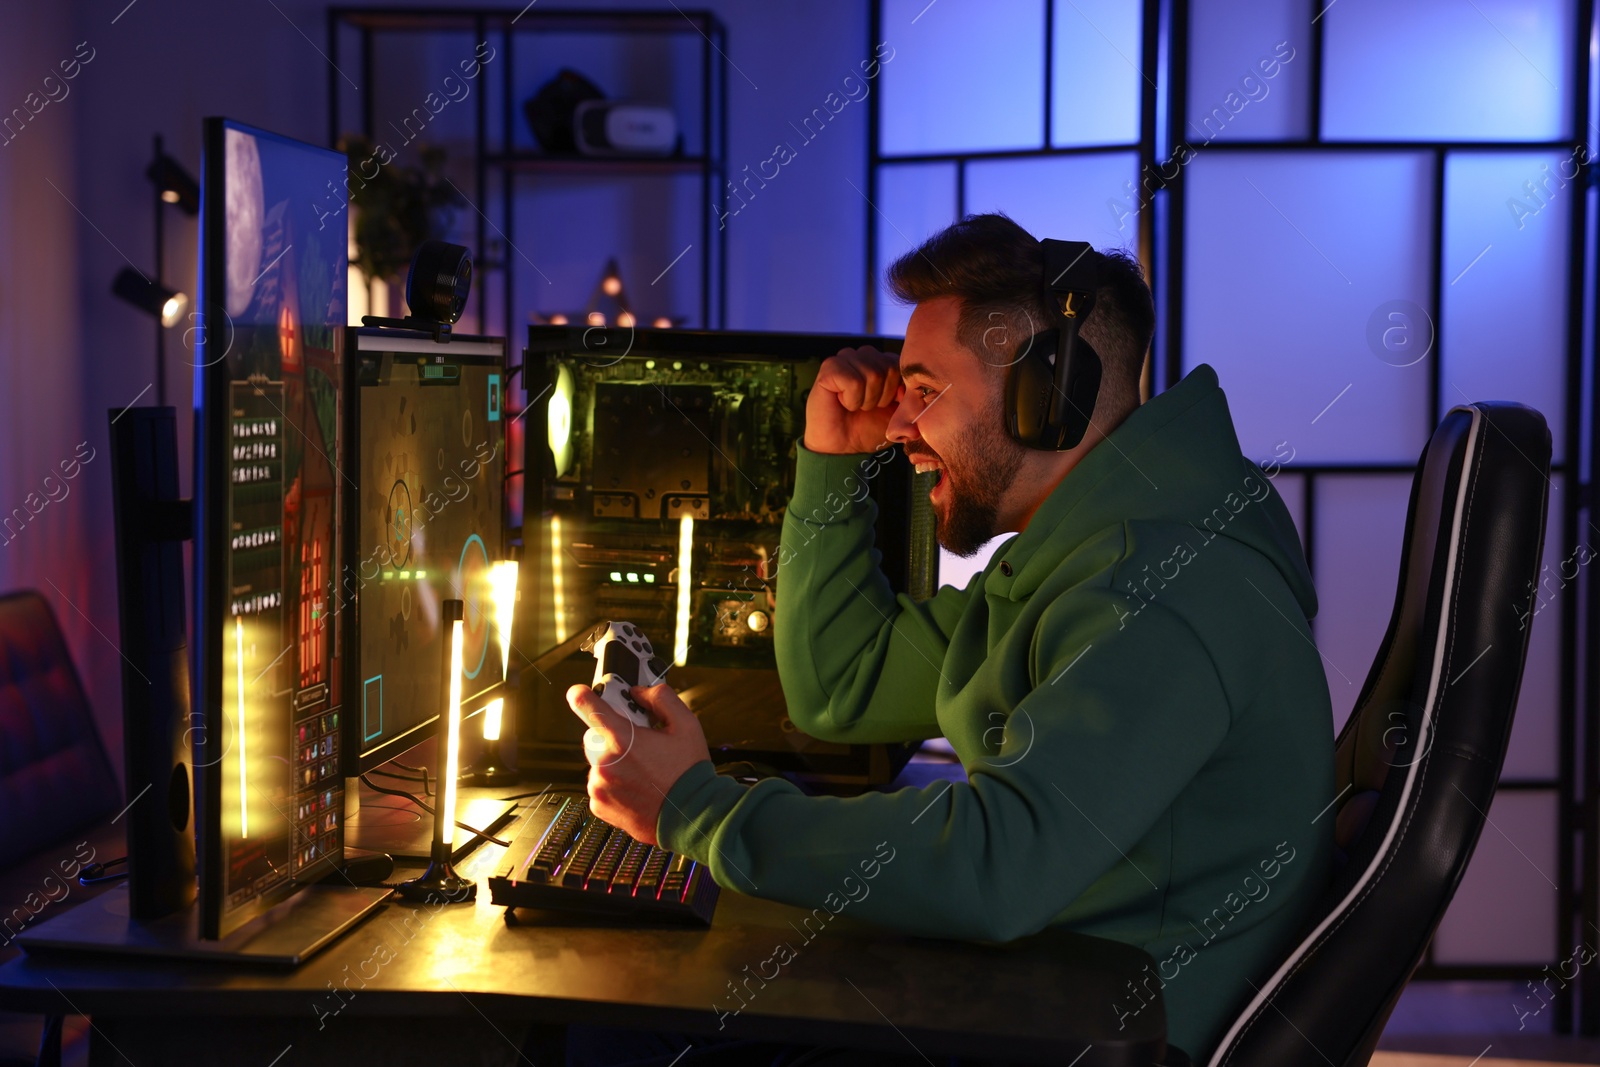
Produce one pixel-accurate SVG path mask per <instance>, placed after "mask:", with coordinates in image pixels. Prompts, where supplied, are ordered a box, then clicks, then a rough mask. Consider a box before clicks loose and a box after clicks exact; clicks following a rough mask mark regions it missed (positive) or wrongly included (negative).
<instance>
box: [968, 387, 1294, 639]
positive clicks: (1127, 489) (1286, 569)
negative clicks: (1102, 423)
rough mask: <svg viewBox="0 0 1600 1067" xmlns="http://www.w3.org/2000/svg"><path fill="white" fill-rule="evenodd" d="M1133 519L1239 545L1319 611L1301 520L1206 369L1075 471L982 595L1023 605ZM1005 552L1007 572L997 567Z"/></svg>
mask: <svg viewBox="0 0 1600 1067" xmlns="http://www.w3.org/2000/svg"><path fill="white" fill-rule="evenodd" d="M1279 447H1280V450H1281V449H1282V448H1284V447H1286V445H1280V446H1279ZM1292 456H1293V450H1292V449H1291V450H1290V451H1289V453H1288V455H1282V454H1280V455H1279V456H1277V457H1276V458H1275V459H1273V460H1272V461H1271V462H1270V463H1269V466H1270V467H1271V468H1272V473H1273V474H1276V473H1277V465H1278V464H1279V463H1280V462H1283V461H1285V460H1287V459H1289V458H1292ZM1126 522H1153V523H1167V524H1173V525H1178V526H1187V527H1190V528H1192V529H1194V530H1195V531H1197V532H1199V533H1200V534H1201V536H1204V537H1207V538H1208V539H1209V538H1210V537H1214V536H1222V537H1226V538H1228V539H1230V540H1233V541H1237V542H1239V543H1240V544H1243V545H1245V546H1247V547H1248V548H1250V549H1252V550H1253V551H1255V552H1257V553H1259V554H1260V555H1262V556H1264V557H1266V558H1267V560H1269V561H1270V562H1271V563H1272V565H1273V567H1274V568H1276V570H1277V571H1278V573H1279V574H1281V575H1282V576H1283V580H1284V582H1285V583H1286V584H1287V585H1288V587H1289V589H1290V591H1291V592H1292V593H1293V594H1294V597H1295V599H1296V601H1298V603H1299V605H1300V608H1301V610H1302V611H1303V612H1304V613H1305V617H1306V618H1308V619H1310V618H1312V617H1313V616H1315V615H1316V613H1317V594H1316V590H1315V588H1314V587H1313V586H1312V583H1311V572H1310V570H1309V568H1307V566H1306V559H1305V553H1304V551H1303V550H1302V548H1301V544H1300V535H1299V532H1298V531H1297V530H1296V529H1295V525H1294V520H1293V519H1291V518H1290V516H1289V509H1288V508H1287V507H1286V506H1285V505H1284V503H1283V498H1282V497H1281V496H1279V495H1278V491H1277V489H1276V488H1275V487H1274V486H1273V485H1272V481H1271V479H1270V478H1269V477H1268V476H1267V474H1266V473H1265V472H1264V471H1263V470H1262V468H1261V467H1259V466H1257V465H1256V464H1255V463H1254V462H1252V461H1251V460H1249V459H1247V458H1246V457H1245V456H1244V454H1243V453H1242V452H1241V451H1240V449H1239V437H1238V434H1237V433H1236V432H1235V431H1234V428H1233V417H1232V415H1230V414H1229V412H1228V399H1227V397H1226V396H1225V395H1224V394H1223V392H1222V389H1221V388H1220V387H1219V386H1218V384H1217V373H1216V371H1214V370H1212V369H1211V367H1210V366H1209V365H1207V364H1201V365H1200V366H1198V367H1196V368H1195V369H1194V370H1192V371H1190V372H1189V374H1188V375H1187V376H1185V377H1184V379H1183V380H1182V381H1181V382H1179V383H1178V384H1177V385H1175V386H1173V387H1172V388H1171V389H1168V390H1167V391H1166V392H1164V393H1161V394H1159V395H1157V396H1155V397H1152V398H1151V400H1150V401H1149V402H1148V403H1146V404H1143V405H1141V406H1140V407H1139V408H1138V409H1137V410H1135V411H1134V412H1133V414H1131V415H1129V416H1128V417H1127V418H1126V419H1125V420H1123V422H1122V424H1121V425H1120V426H1118V427H1117V428H1116V429H1115V430H1113V431H1112V432H1111V436H1110V437H1107V438H1106V439H1105V440H1104V441H1102V442H1101V443H1100V444H1098V445H1096V446H1095V447H1094V448H1093V449H1092V450H1091V451H1090V452H1089V454H1088V455H1087V456H1085V457H1084V458H1083V460H1082V461H1081V462H1079V463H1078V465H1077V466H1075V467H1074V468H1072V470H1071V471H1069V472H1068V473H1067V476H1066V477H1065V478H1063V479H1062V480H1061V484H1060V485H1058V486H1056V488H1055V490H1054V491H1053V492H1052V493H1051V494H1050V495H1049V496H1048V497H1046V498H1045V501H1044V503H1042V504H1041V505H1040V506H1039V510H1038V511H1036V512H1035V513H1034V515H1033V518H1032V519H1031V520H1030V521H1029V523H1028V528H1027V529H1026V530H1024V531H1022V533H1021V534H1019V535H1018V536H1017V537H1016V539H1015V540H1013V541H1012V542H1011V544H1009V545H1007V546H1006V547H1005V549H1004V550H1003V551H1001V552H997V553H995V559H994V560H992V561H991V562H990V565H989V568H988V570H987V574H986V577H985V580H984V592H985V593H986V594H988V595H991V596H1003V597H1007V598H1009V599H1012V600H1021V599H1024V598H1026V597H1028V596H1030V595H1031V594H1032V593H1033V592H1034V591H1035V590H1036V589H1038V587H1039V585H1040V583H1042V582H1043V581H1044V580H1045V579H1046V578H1048V577H1049V576H1050V574H1052V573H1053V572H1054V571H1055V569H1056V567H1057V566H1058V565H1059V564H1060V563H1061V561H1062V560H1063V559H1065V558H1066V557H1067V556H1068V555H1070V554H1071V553H1072V552H1073V551H1074V550H1076V549H1077V548H1078V547H1079V546H1081V545H1082V544H1083V543H1084V542H1085V541H1087V540H1089V539H1090V538H1091V537H1093V536H1095V535H1096V534H1098V533H1099V532H1100V531H1102V530H1105V529H1106V528H1107V527H1110V526H1115V525H1119V524H1122V523H1126ZM1002 556H1004V558H1005V560H1006V561H1007V562H1008V563H1009V564H1010V568H1011V574H1010V575H1009V576H1008V575H1006V574H1005V573H1004V572H1003V571H1002V570H1000V569H998V567H997V564H998V562H999V560H1000V558H1001V557H1002Z"/></svg>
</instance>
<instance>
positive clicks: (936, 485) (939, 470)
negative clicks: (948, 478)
mask: <svg viewBox="0 0 1600 1067" xmlns="http://www.w3.org/2000/svg"><path fill="white" fill-rule="evenodd" d="M912 466H913V467H914V468H915V469H916V472H917V473H918V474H932V475H933V476H934V479H933V486H932V488H931V489H930V490H929V491H928V499H929V500H935V499H937V498H938V496H939V495H940V494H939V490H940V489H941V488H943V486H944V481H945V479H944V468H943V467H941V466H940V465H939V464H938V463H937V462H935V461H933V460H926V459H914V460H913V461H912Z"/></svg>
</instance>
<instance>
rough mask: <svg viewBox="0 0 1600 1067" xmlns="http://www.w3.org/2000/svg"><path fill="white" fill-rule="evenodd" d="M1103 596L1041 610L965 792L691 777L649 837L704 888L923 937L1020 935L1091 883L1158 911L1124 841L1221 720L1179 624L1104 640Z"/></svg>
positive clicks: (1134, 839)
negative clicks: (858, 789)
mask: <svg viewBox="0 0 1600 1067" xmlns="http://www.w3.org/2000/svg"><path fill="white" fill-rule="evenodd" d="M1115 599H1116V594H1115V593H1112V592H1110V591H1109V590H1106V589H1096V590H1080V591H1077V592H1075V593H1072V594H1068V595H1066V596H1064V597H1062V598H1061V599H1059V600H1057V601H1056V603H1054V604H1053V605H1051V607H1050V608H1049V609H1048V610H1047V611H1046V612H1045V615H1044V618H1043V620H1042V622H1041V625H1040V627H1039V629H1038V631H1037V632H1038V635H1039V636H1038V638H1037V640H1036V644H1035V648H1034V662H1033V664H1032V665H1031V666H1032V671H1031V673H1032V684H1033V689H1032V691H1031V692H1030V693H1029V694H1028V695H1027V696H1026V697H1025V698H1024V699H1023V700H1022V701H1021V702H1020V703H1018V704H1017V706H1016V708H1015V709H1014V710H1013V712H1012V714H1011V716H1010V719H1009V721H1008V722H1007V724H1006V726H1005V729H1004V730H1003V731H994V732H992V736H986V738H985V740H986V741H989V742H992V743H991V744H987V745H986V748H985V751H984V752H983V753H982V754H981V755H978V756H976V757H971V758H965V756H966V754H964V759H963V762H964V763H965V765H966V770H967V775H968V780H967V781H966V782H961V783H942V782H941V783H936V784H934V785H931V786H928V787H925V788H921V789H910V788H908V789H901V790H899V791H897V792H893V793H868V794H865V795H862V796H858V797H849V798H838V797H808V796H805V795H803V794H802V793H801V792H800V791H799V790H798V789H796V788H795V787H794V786H792V785H790V784H789V783H787V782H784V781H781V780H777V779H769V780H766V781H763V782H760V783H758V784H756V785H754V786H748V787H747V786H743V785H740V784H739V783H737V782H734V781H733V780H731V779H728V778H721V777H718V776H717V775H716V774H715V773H714V772H713V770H712V767H711V764H710V763H709V762H706V763H700V764H697V765H696V766H695V767H693V768H691V769H690V770H689V771H688V772H686V773H685V774H684V775H683V776H682V777H681V778H679V780H678V781H677V782H676V783H675V784H674V786H673V788H672V789H671V791H670V792H669V793H668V796H667V803H666V804H665V805H664V806H663V810H662V813H661V817H660V820H659V823H658V832H659V834H660V839H661V841H662V842H663V844H665V845H666V847H668V848H671V849H673V850H676V851H681V852H686V853H688V854H689V855H690V856H691V857H693V858H694V859H696V860H699V861H701V862H703V863H706V864H708V865H709V867H710V869H711V873H712V875H713V877H715V878H716V880H717V882H718V883H719V884H721V885H724V886H729V887H732V888H735V889H738V890H739V891H741V892H745V893H749V894H751V895H755V896H762V897H769V898H772V899H776V900H780V901H784V902H786V903H790V904H795V905H798V906H801V907H806V908H818V907H821V908H826V909H827V910H828V911H829V912H832V913H834V914H837V913H838V912H839V911H840V910H842V909H843V908H844V907H845V906H846V905H848V906H849V908H850V913H851V915H852V916H853V917H855V918H858V919H865V920H867V921H870V922H876V923H880V924H883V925H886V926H890V927H894V928H897V929H902V930H906V931H908V932H911V933H917V934H926V935H931V936H944V937H957V938H978V939H987V940H995V941H1006V940H1010V939H1012V938H1016V937H1021V936H1023V935H1026V934H1029V933H1032V932H1034V931H1037V930H1039V929H1041V928H1043V927H1044V926H1046V925H1047V924H1049V923H1050V922H1051V921H1052V920H1053V919H1055V918H1056V917H1057V916H1059V915H1060V914H1061V913H1062V911H1063V910H1065V909H1066V908H1067V907H1068V906H1069V905H1070V904H1072V902H1073V901H1074V900H1076V899H1077V898H1078V897H1079V896H1080V895H1082V894H1083V893H1084V891H1085V890H1086V889H1088V888H1089V887H1090V886H1092V885H1095V883H1096V882H1099V881H1100V880H1101V879H1105V880H1106V882H1105V883H1104V889H1105V891H1107V892H1110V893H1114V894H1115V897H1116V899H1119V900H1131V901H1137V900H1139V899H1141V898H1144V897H1148V896H1154V897H1157V898H1159V897H1161V896H1162V895H1163V894H1164V893H1165V892H1166V891H1167V886H1168V880H1169V877H1170V870H1169V867H1168V862H1169V856H1168V854H1167V850H1166V849H1165V848H1160V849H1152V848H1151V847H1150V846H1149V845H1147V846H1146V848H1145V850H1143V851H1141V850H1140V846H1139V843H1140V842H1141V840H1142V839H1144V838H1145V836H1146V834H1147V833H1148V832H1149V831H1150V829H1151V828H1152V827H1153V826H1154V825H1155V823H1156V821H1157V820H1158V819H1159V818H1161V816H1162V814H1163V812H1165V811H1166V810H1167V808H1168V807H1169V806H1170V805H1171V803H1172V801H1173V799H1174V798H1175V797H1176V796H1177V794H1178V793H1179V792H1180V791H1181V790H1182V789H1183V788H1184V787H1185V785H1186V784H1187V783H1188V782H1189V781H1190V779H1191V778H1192V777H1193V776H1194V775H1195V774H1196V773H1197V772H1198V771H1199V769H1200V767H1201V766H1202V765H1204V764H1205V762H1206V761H1207V759H1208V758H1210V756H1211V754H1212V753H1213V752H1214V751H1215V750H1216V748H1217V746H1218V745H1219V744H1220V742H1221V740H1222V738H1223V737H1224V735H1225V734H1226V732H1227V729H1228V725H1229V721H1230V712H1229V707H1228V702H1227V700H1226V698H1225V696H1224V693H1223V690H1222V686H1221V683H1220V682H1219V681H1218V678H1217V675H1216V672H1215V668H1214V666H1213V664H1212V661H1211V658H1210V656H1209V654H1208V653H1207V652H1206V650H1205V648H1204V647H1203V646H1202V645H1201V643H1200V641H1199V639H1198V638H1197V637H1196V635H1195V634H1194V632H1193V631H1192V630H1190V629H1189V628H1188V626H1187V624H1186V623H1184V622H1183V621H1182V620H1181V619H1179V618H1178V616H1176V615H1175V614H1173V613H1171V612H1169V611H1166V610H1165V609H1162V608H1159V607H1152V608H1150V609H1149V610H1147V611H1145V612H1143V613H1141V615H1140V616H1139V618H1138V620H1137V622H1136V623H1133V624H1129V625H1128V626H1126V627H1122V628H1118V627H1117V626H1116V625H1115V623H1116V615H1115V612H1114V610H1113V603H1114V601H1115ZM1108 623H1109V624H1110V625H1108ZM1174 679H1182V680H1183V684H1182V685H1181V686H1180V685H1177V684H1174ZM1157 839H1159V835H1157Z"/></svg>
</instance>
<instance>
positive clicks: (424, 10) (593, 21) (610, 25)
mask: <svg viewBox="0 0 1600 1067" xmlns="http://www.w3.org/2000/svg"><path fill="white" fill-rule="evenodd" d="M328 14H329V17H330V18H331V19H332V20H333V21H334V22H336V23H342V24H343V25H346V26H350V27H352V28H354V29H359V30H368V31H371V30H384V31H405V30H411V31H422V32H428V31H434V30H461V31H470V30H473V29H475V28H476V27H477V22H478V20H479V19H482V20H484V22H485V23H486V25H487V26H488V27H489V28H490V29H495V30H505V29H511V30H517V31H521V30H544V31H546V32H550V31H556V32H567V33H618V32H621V33H700V34H704V33H706V32H708V31H710V30H713V29H719V27H718V26H717V23H716V20H715V18H714V17H713V16H712V14H711V13H710V12H709V11H700V10H689V11H674V12H670V13H666V12H660V11H623V10H619V11H592V12H591V11H559V10H558V11H551V10H548V9H546V10H542V11H541V10H539V9H538V8H535V7H534V6H533V5H532V4H528V5H526V6H522V5H518V6H515V7H481V8H476V7H451V8H439V7H419V8H415V9H410V10H395V9H393V8H388V9H369V8H359V7H335V8H332V9H330V10H329V12H328Z"/></svg>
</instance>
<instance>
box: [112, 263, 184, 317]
mask: <svg viewBox="0 0 1600 1067" xmlns="http://www.w3.org/2000/svg"><path fill="white" fill-rule="evenodd" d="M111 292H112V293H113V295H115V296H117V297H120V298H121V299H123V300H126V301H127V302H128V303H130V304H132V305H133V306H134V307H136V308H139V309H140V310H141V311H148V312H149V313H150V314H152V315H154V316H156V318H158V319H160V320H161V325H162V326H169V327H170V326H176V325H177V324H178V322H179V321H180V320H181V319H182V318H183V313H184V312H185V311H188V310H189V298H188V296H186V295H185V294H183V293H180V292H178V290H176V289H169V288H167V287H166V286H165V285H162V284H161V283H160V282H158V281H156V280H154V279H152V278H147V277H145V276H144V275H143V274H140V273H139V272H138V271H137V270H135V269H134V268H132V267H123V268H122V269H121V270H120V271H118V272H117V277H116V279H115V280H114V281H113V282H112V283H111Z"/></svg>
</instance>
